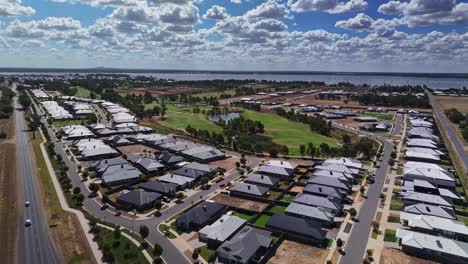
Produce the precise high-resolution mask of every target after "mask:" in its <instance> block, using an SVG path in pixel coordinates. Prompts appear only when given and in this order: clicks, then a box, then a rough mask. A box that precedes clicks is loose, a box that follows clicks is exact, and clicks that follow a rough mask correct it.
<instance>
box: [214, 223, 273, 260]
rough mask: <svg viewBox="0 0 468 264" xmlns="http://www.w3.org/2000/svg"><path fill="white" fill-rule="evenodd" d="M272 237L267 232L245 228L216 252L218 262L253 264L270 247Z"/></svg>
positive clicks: (249, 227)
mask: <svg viewBox="0 0 468 264" xmlns="http://www.w3.org/2000/svg"><path fill="white" fill-rule="evenodd" d="M270 235H271V233H270V232H268V231H266V230H262V229H258V228H253V227H251V226H245V227H244V228H242V229H241V230H240V231H239V232H237V233H236V234H235V235H234V236H233V237H232V238H231V239H229V240H227V241H225V242H224V243H223V244H222V245H221V246H220V247H219V248H218V249H217V250H216V253H217V255H218V261H219V262H221V263H229V264H231V263H236V264H237V263H239V264H240V263H246V264H247V263H252V262H253V261H254V260H258V259H259V258H261V256H263V254H264V252H265V251H266V250H267V249H268V248H269V247H270V245H271V242H272V239H271V237H270Z"/></svg>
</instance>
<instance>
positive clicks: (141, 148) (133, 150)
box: [117, 144, 159, 156]
mask: <svg viewBox="0 0 468 264" xmlns="http://www.w3.org/2000/svg"><path fill="white" fill-rule="evenodd" d="M117 149H118V150H119V151H120V152H122V154H125V155H127V156H128V155H140V154H149V153H151V154H154V153H155V152H159V150H157V149H155V148H150V147H148V146H145V145H141V144H137V145H130V146H121V147H117Z"/></svg>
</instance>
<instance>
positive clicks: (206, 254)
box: [198, 245, 216, 262]
mask: <svg viewBox="0 0 468 264" xmlns="http://www.w3.org/2000/svg"><path fill="white" fill-rule="evenodd" d="M198 250H200V256H201V257H202V258H203V259H205V260H206V261H207V262H210V261H212V260H214V258H216V250H213V249H210V248H208V246H207V245H206V246H203V247H199V248H198Z"/></svg>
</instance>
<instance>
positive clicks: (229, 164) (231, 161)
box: [209, 156, 240, 171]
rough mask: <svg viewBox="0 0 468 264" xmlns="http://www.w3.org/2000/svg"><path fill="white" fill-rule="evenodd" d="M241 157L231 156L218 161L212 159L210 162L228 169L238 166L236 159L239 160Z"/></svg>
mask: <svg viewBox="0 0 468 264" xmlns="http://www.w3.org/2000/svg"><path fill="white" fill-rule="evenodd" d="M239 159H240V158H239V157H237V156H232V157H230V158H227V159H224V160H217V161H212V162H210V163H209V164H210V165H213V166H218V167H221V168H223V169H225V170H226V171H229V170H232V169H234V168H236V161H239Z"/></svg>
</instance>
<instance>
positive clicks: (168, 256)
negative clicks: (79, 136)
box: [37, 107, 260, 264]
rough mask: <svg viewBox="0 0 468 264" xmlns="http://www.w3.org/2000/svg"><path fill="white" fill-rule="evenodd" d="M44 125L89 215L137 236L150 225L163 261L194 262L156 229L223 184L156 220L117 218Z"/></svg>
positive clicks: (230, 176) (232, 175)
mask: <svg viewBox="0 0 468 264" xmlns="http://www.w3.org/2000/svg"><path fill="white" fill-rule="evenodd" d="M37 109H39V110H38V111H39V112H40V114H44V112H43V111H42V108H39V107H37ZM42 122H44V124H46V127H47V129H48V132H49V135H50V137H51V140H52V142H54V143H55V151H56V153H57V154H60V155H62V157H64V159H63V161H64V162H65V164H66V165H67V166H68V168H69V170H68V175H69V176H70V178H71V181H72V185H73V187H75V186H79V187H80V189H81V192H82V193H83V195H84V196H85V197H86V198H85V201H84V205H83V207H84V209H85V210H87V211H88V212H89V213H91V214H92V215H94V216H96V217H98V218H100V219H103V220H105V221H109V222H112V223H114V224H117V225H120V226H123V227H126V228H128V229H130V230H134V231H135V232H137V233H138V230H139V226H140V225H146V226H148V228H149V230H150V233H149V236H148V237H147V240H149V241H150V242H151V243H152V244H154V243H158V244H159V245H161V247H162V248H163V255H162V257H163V259H164V260H165V261H166V262H167V263H168V264H172V263H177V264H183V263H191V262H189V260H188V259H187V258H186V257H185V256H184V255H183V254H182V252H181V251H179V249H178V248H176V246H174V244H172V242H171V241H170V240H169V239H168V238H166V237H165V236H164V235H162V234H161V233H160V232H159V231H157V229H156V226H157V225H159V224H160V223H162V222H164V221H165V220H167V219H168V218H170V217H171V216H173V215H175V214H176V213H178V212H180V211H182V210H184V209H186V208H188V207H190V206H191V205H192V202H194V203H195V202H197V201H200V199H201V198H200V197H202V198H203V199H205V198H206V197H207V196H209V195H210V194H212V193H214V192H215V191H216V190H218V189H219V188H220V185H221V184H222V182H220V183H214V184H213V185H212V187H211V188H210V189H209V190H202V191H199V192H198V193H197V194H195V195H192V196H190V197H188V198H187V199H185V200H184V203H181V204H177V205H175V206H173V207H171V208H169V209H167V210H165V211H163V212H162V214H161V216H159V217H154V218H151V219H145V220H138V219H136V220H132V219H129V218H126V217H122V216H115V215H114V213H113V212H111V211H109V210H101V205H100V204H99V203H98V202H97V201H96V200H95V199H91V198H88V196H89V194H90V193H89V192H88V190H87V188H86V187H85V185H84V183H83V182H82V181H81V177H80V176H79V175H78V173H77V172H76V169H77V164H76V163H73V162H71V161H70V160H69V159H68V158H66V157H67V155H66V153H65V151H64V150H63V147H64V143H63V142H61V141H57V138H56V137H55V133H54V132H53V130H52V128H50V127H48V126H47V122H46V120H45V119H44V118H42ZM249 161H250V164H248V165H249V166H250V167H252V168H254V167H256V166H258V165H259V163H260V159H258V158H249ZM237 177H239V173H238V172H237V171H234V172H233V173H230V174H228V175H225V176H224V180H223V182H224V183H225V182H228V181H231V180H233V179H235V178H237Z"/></svg>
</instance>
